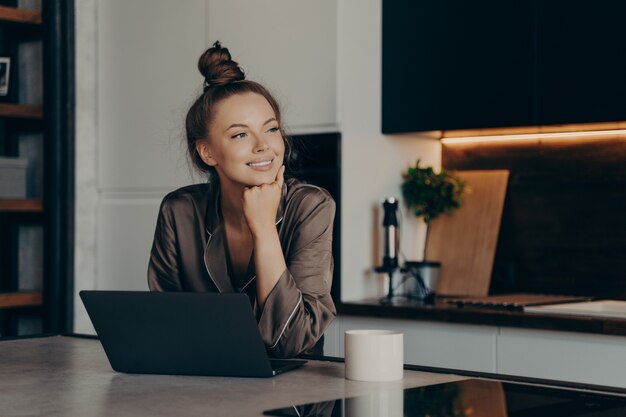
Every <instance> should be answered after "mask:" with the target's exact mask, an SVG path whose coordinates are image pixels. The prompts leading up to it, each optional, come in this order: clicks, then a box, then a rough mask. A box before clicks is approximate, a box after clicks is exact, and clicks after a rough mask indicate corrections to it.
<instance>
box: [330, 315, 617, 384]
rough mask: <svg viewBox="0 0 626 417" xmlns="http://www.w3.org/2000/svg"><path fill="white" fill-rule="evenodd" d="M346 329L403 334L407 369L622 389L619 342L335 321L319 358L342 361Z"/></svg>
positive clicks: (496, 330)
mask: <svg viewBox="0 0 626 417" xmlns="http://www.w3.org/2000/svg"><path fill="white" fill-rule="evenodd" d="M350 329H379V330H399V331H402V332H403V333H404V362H405V363H406V364H411V365H422V366H432V367H440V368H449V369H458V370H466V371H478V372H488V373H494V374H501V375H512V376H523V377H531V378H542V379H550V380H557V381H568V382H577V383H583V384H594V385H604V386H613V387H622V388H626V337H624V336H607V335H600V334H587V333H572V332H560V331H549V330H535V329H519V328H509V327H495V326H478V325H469V324H451V323H442V322H429V321H420V320H410V319H382V318H372V317H355V316H340V317H337V319H336V320H335V322H334V323H333V324H332V325H331V326H330V328H329V329H328V330H327V331H326V341H325V345H324V349H325V351H324V353H325V354H326V355H328V356H337V357H343V354H344V343H343V342H344V336H343V335H344V332H345V331H346V330H350Z"/></svg>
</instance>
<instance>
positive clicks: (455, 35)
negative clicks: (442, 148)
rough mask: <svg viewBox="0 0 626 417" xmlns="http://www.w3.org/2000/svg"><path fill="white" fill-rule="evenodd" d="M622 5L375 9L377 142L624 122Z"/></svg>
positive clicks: (485, 3) (522, 1)
mask: <svg viewBox="0 0 626 417" xmlns="http://www.w3.org/2000/svg"><path fill="white" fill-rule="evenodd" d="M625 13H626V4H624V3H623V2H610V1H599V2H593V3H589V2H583V1H581V0H574V1H567V0H554V1H529V0H513V1H507V2H498V1H495V0H481V1H479V2H464V1H462V0H445V1H441V2H437V1H435V0H428V1H420V2H412V1H409V0H405V1H393V2H391V1H388V2H383V53H382V55H383V77H382V78H383V80H382V83H383V93H382V107H383V109H382V118H383V121H382V130H383V133H401V132H411V131H426V130H450V129H472V128H492V127H508V126H531V125H547V124H565V123H588V122H606V121H623V120H626V99H625V97H626V80H625V79H624V77H623V74H624V73H625V72H626V46H624V45H625V44H624V42H623V39H624V37H625V36H626V28H625V27H624V25H623V24H621V22H620V18H621V17H622V16H624V14H625Z"/></svg>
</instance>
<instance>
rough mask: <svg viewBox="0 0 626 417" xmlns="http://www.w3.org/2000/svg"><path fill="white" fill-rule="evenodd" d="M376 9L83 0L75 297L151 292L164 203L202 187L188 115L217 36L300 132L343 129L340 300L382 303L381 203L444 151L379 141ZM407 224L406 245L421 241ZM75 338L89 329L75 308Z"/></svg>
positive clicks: (370, 2)
mask: <svg viewBox="0 0 626 417" xmlns="http://www.w3.org/2000/svg"><path fill="white" fill-rule="evenodd" d="M380 3H381V2H380V1H379V0H339V1H334V0H319V1H315V2H311V1H308V0H271V1H270V0H268V1H265V2H258V1H254V0H232V1H228V2H226V1H219V0H185V1H184V2H179V1H174V0H81V1H80V2H77V4H76V12H77V14H76V22H77V26H76V29H77V32H76V39H77V64H76V70H77V74H76V82H77V132H76V142H77V143H76V147H77V161H76V162H77V166H76V178H77V184H76V187H77V188H76V197H77V202H76V204H77V211H76V234H77V236H76V265H75V288H76V292H78V291H80V290H82V289H146V279H145V277H146V268H147V261H148V254H149V250H150V245H151V242H152V234H153V231H154V224H155V220H156V213H157V208H158V204H159V202H160V200H161V198H162V197H163V195H165V194H166V193H167V192H168V191H170V190H172V189H174V188H176V187H178V186H181V185H184V184H188V183H190V182H192V181H193V180H194V179H193V178H192V177H191V176H190V170H189V168H188V166H187V162H186V157H185V153H184V146H182V145H181V143H182V140H183V136H184V132H183V119H184V115H185V113H186V111H187V109H188V107H189V105H190V104H191V102H192V101H193V99H194V98H195V96H196V94H197V93H198V92H199V91H200V86H201V83H202V79H201V76H200V74H199V73H198V72H197V69H196V62H197V59H198V57H199V55H200V54H201V53H202V52H203V51H204V50H205V49H206V47H207V46H208V45H209V43H210V42H213V41H214V40H216V39H219V40H221V41H222V43H223V44H224V45H225V46H227V47H229V48H230V49H231V52H232V53H233V58H234V59H235V60H237V61H238V62H239V63H240V64H241V65H242V66H243V68H244V69H245V70H246V72H247V74H248V76H249V78H251V79H256V80H258V81H261V82H263V83H265V84H266V85H267V86H268V87H269V88H270V89H272V90H273V91H274V92H275V94H276V95H277V96H278V99H279V100H280V101H281V103H282V104H283V109H284V116H285V122H286V124H287V126H288V128H290V129H291V131H292V132H293V133H307V132H332V131H340V132H341V133H342V143H343V149H342V165H343V166H342V189H343V194H342V203H343V207H342V213H338V215H341V217H342V236H343V243H342V277H343V278H342V293H343V298H344V299H346V300H347V299H359V298H363V297H366V296H375V295H381V294H382V292H383V286H382V283H383V281H382V278H381V277H377V276H375V275H373V274H372V273H371V272H370V271H371V269H372V267H373V266H374V265H375V264H377V263H378V262H380V259H379V256H377V255H374V253H375V252H377V250H375V247H376V245H377V244H378V243H379V242H377V241H376V240H375V239H374V237H375V236H376V232H378V230H379V229H380V219H379V218H378V217H376V216H375V214H374V212H373V210H374V209H375V208H376V207H379V203H380V201H381V200H382V198H384V197H386V196H389V195H396V196H398V195H399V184H400V179H401V177H400V173H401V170H402V169H403V168H405V167H406V165H408V164H409V163H411V162H414V161H415V159H416V158H418V157H420V158H422V160H423V161H424V162H425V163H430V164H434V165H438V164H439V159H440V156H439V152H440V147H439V142H438V141H436V140H433V139H425V138H424V137H422V138H419V137H416V136H410V135H407V136H397V137H390V136H383V135H381V134H380V126H381V122H380V113H381V109H380V106H381V102H380V100H381V94H380V90H381V81H380V80H381V70H380V68H381V60H380V57H381V51H380V48H381V4H380ZM416 229H417V226H416V222H415V221H413V219H408V220H407V221H405V227H404V234H403V241H402V244H403V245H402V246H403V248H404V250H403V251H404V252H405V254H406V255H407V256H408V257H411V258H416V257H419V253H420V250H421V249H420V248H421V243H420V239H421V238H423V237H422V235H423V233H417V232H416ZM75 307H76V308H75V311H76V315H75V330H76V331H78V332H92V329H91V325H90V323H89V319H88V317H87V316H86V314H85V312H84V310H83V308H82V303H80V301H79V300H78V299H77V298H76V299H75Z"/></svg>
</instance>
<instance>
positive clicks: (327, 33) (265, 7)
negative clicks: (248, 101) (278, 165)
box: [206, 0, 351, 134]
mask: <svg viewBox="0 0 626 417" xmlns="http://www.w3.org/2000/svg"><path fill="white" fill-rule="evenodd" d="M206 13H207V14H206V15H207V19H206V22H207V28H208V29H207V33H208V39H209V41H210V42H213V41H215V40H219V41H221V42H222V44H223V45H224V46H226V47H228V48H229V49H230V51H231V52H232V54H233V59H234V60H235V61H237V62H238V63H240V64H241V66H242V67H243V69H244V70H245V71H246V75H247V77H248V78H249V79H251V80H254V81H258V82H260V83H261V84H263V85H264V86H265V87H267V88H268V89H269V90H270V91H271V92H272V93H273V94H274V95H275V96H276V99H277V100H278V101H279V103H280V104H281V105H282V109H281V110H282V112H283V118H284V120H285V122H286V124H287V127H288V128H289V129H288V130H289V131H290V132H291V133H294V134H305V133H319V132H335V131H337V124H338V115H337V2H336V1H334V0H317V1H292V0H273V1H271V2H255V1H252V2H251V1H249V0H230V1H221V0H207V3H206ZM345 52H346V53H345V55H344V57H345V59H350V54H351V51H345Z"/></svg>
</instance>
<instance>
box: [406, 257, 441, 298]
mask: <svg viewBox="0 0 626 417" xmlns="http://www.w3.org/2000/svg"><path fill="white" fill-rule="evenodd" d="M440 270H441V263H440V262H433V261H419V262H418V261H407V262H405V263H404V265H403V268H402V272H403V273H404V276H403V278H402V281H403V283H402V293H403V295H405V296H406V297H409V298H414V299H418V300H425V299H428V298H432V297H433V296H434V295H435V293H436V291H437V284H438V283H439V271H440Z"/></svg>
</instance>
